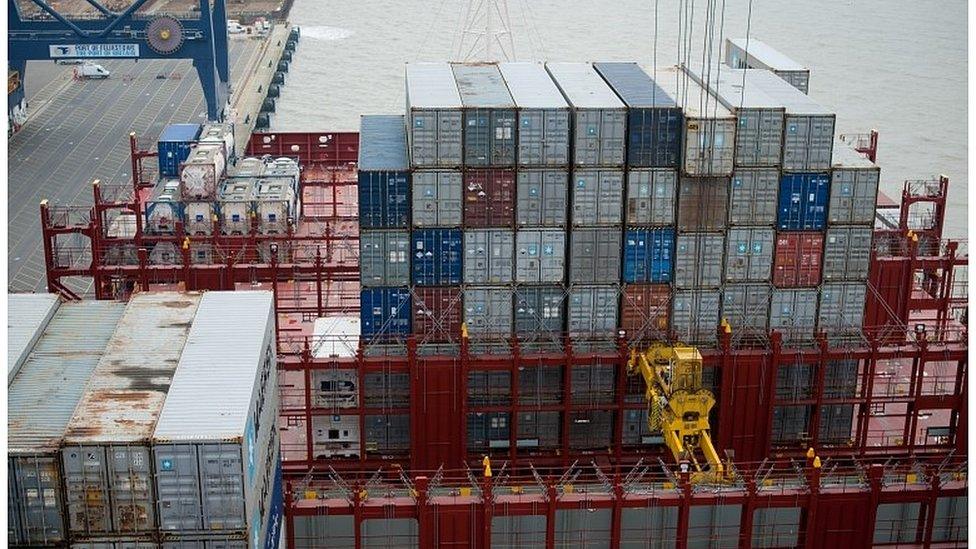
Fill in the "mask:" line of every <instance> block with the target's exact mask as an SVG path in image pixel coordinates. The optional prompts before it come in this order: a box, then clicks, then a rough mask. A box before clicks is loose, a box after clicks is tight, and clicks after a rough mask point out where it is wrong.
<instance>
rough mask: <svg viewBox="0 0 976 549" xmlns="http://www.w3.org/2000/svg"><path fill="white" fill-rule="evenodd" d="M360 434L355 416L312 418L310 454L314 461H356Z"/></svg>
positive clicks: (360, 441) (357, 419)
mask: <svg viewBox="0 0 976 549" xmlns="http://www.w3.org/2000/svg"><path fill="white" fill-rule="evenodd" d="M361 433H362V431H361V430H360V429H359V418H358V417H357V416H352V415H338V414H336V415H328V416H318V415H317V416H313V417H312V453H313V454H314V455H315V459H335V458H346V459H356V458H358V457H359V454H360V444H361V443H362V434H361Z"/></svg>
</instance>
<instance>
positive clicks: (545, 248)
mask: <svg viewBox="0 0 976 549" xmlns="http://www.w3.org/2000/svg"><path fill="white" fill-rule="evenodd" d="M539 257H540V269H541V277H540V282H562V281H563V280H564V279H565V277H566V261H565V258H566V233H564V232H562V231H542V243H541V246H540V248H539Z"/></svg>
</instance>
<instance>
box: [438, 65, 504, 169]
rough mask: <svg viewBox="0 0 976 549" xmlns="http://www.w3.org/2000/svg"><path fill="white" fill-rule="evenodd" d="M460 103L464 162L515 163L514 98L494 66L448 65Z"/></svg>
mask: <svg viewBox="0 0 976 549" xmlns="http://www.w3.org/2000/svg"><path fill="white" fill-rule="evenodd" d="M451 69H452V70H453V71H454V79H455V81H456V82H457V88H458V92H459V93H460V94H461V105H462V106H463V112H462V114H463V117H462V120H463V124H464V127H463V131H462V137H463V141H464V165H465V166H466V167H487V166H496V167H507V166H514V165H515V134H516V131H515V101H514V100H512V95H511V94H510V93H509V92H508V87H506V86H505V81H504V80H502V74H501V72H499V71H498V65H490V64H458V63H455V64H452V65H451Z"/></svg>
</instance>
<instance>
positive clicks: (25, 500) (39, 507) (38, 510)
mask: <svg viewBox="0 0 976 549" xmlns="http://www.w3.org/2000/svg"><path fill="white" fill-rule="evenodd" d="M11 468H12V469H11ZM11 472H12V473H13V474H12V475H11V476H10V477H9V478H8V483H10V482H13V483H14V486H15V488H16V492H11V493H8V495H7V497H8V504H9V498H10V497H11V496H14V495H15V494H16V495H15V498H16V500H17V501H18V502H19V505H14V506H9V507H8V515H9V513H14V514H15V516H16V517H17V518H16V519H15V522H11V523H10V527H11V528H12V529H15V530H16V531H17V532H19V537H20V539H21V540H22V541H23V543H28V544H34V545H42V544H43V545H46V544H50V543H56V542H58V541H61V540H63V539H64V537H65V532H64V523H63V518H62V515H61V493H62V492H61V475H60V473H59V469H58V463H57V460H56V459H55V458H53V457H50V456H44V457H40V456H35V457H23V458H13V459H10V460H8V474H10V473H11Z"/></svg>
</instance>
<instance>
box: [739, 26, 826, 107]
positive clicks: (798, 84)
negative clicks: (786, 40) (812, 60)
mask: <svg viewBox="0 0 976 549" xmlns="http://www.w3.org/2000/svg"><path fill="white" fill-rule="evenodd" d="M725 64H726V65H728V66H730V67H732V68H734V69H767V70H770V71H772V72H773V73H774V74H776V76H778V77H780V78H782V79H783V80H785V81H786V82H788V83H789V84H790V85H791V86H793V87H794V88H796V89H798V90H800V91H801V92H803V93H805V94H806V93H810V69H808V68H807V67H805V66H803V65H801V64H799V63H797V62H796V61H794V60H793V59H791V58H789V57H787V56H786V55H784V54H783V53H781V52H779V51H778V50H776V49H774V48H773V47H772V46H770V45H769V44H767V43H765V42H763V41H762V40H758V39H756V38H753V37H751V36H750V37H749V38H726V39H725Z"/></svg>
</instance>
